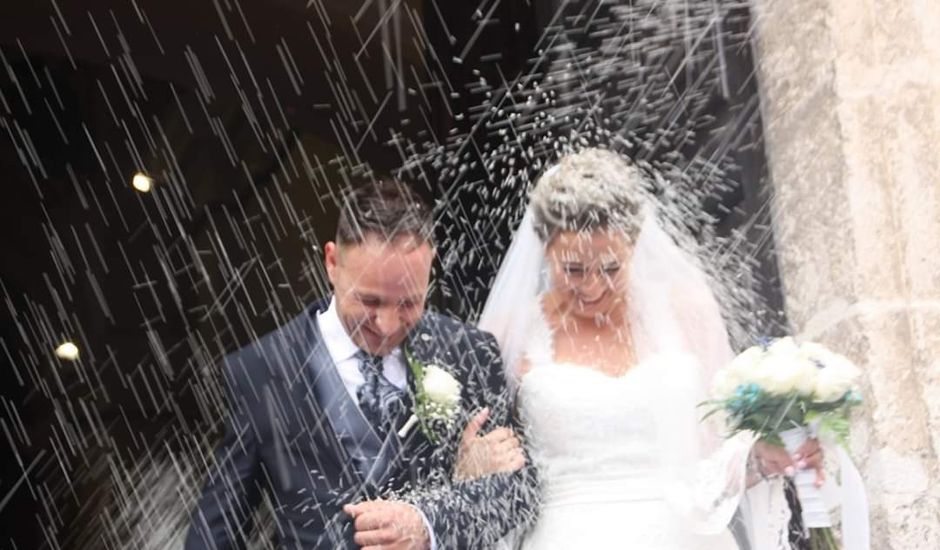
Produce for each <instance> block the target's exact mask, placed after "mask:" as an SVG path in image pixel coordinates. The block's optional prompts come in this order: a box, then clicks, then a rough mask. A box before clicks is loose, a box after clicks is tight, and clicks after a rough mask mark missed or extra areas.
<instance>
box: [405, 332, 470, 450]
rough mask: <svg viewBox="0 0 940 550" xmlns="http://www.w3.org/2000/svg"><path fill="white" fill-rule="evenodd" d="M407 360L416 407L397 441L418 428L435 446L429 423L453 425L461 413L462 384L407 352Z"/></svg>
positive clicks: (444, 371)
mask: <svg viewBox="0 0 940 550" xmlns="http://www.w3.org/2000/svg"><path fill="white" fill-rule="evenodd" d="M405 360H406V361H407V362H408V368H409V369H411V373H412V375H414V377H415V388H416V391H415V404H414V408H413V409H412V415H411V417H410V418H409V419H408V422H406V423H405V425H404V426H402V428H401V430H399V431H398V437H402V438H403V437H405V436H406V435H408V432H409V431H410V430H411V429H412V428H413V427H414V425H415V424H419V425H420V426H421V431H422V432H424V435H425V436H426V437H427V438H428V440H429V441H431V442H432V443H436V442H437V441H436V440H437V437H436V436H435V435H434V434H433V433H432V432H431V429H430V422H431V421H438V422H444V423H445V424H447V425H450V424H451V423H453V421H454V420H455V419H456V417H457V412H458V411H459V410H460V382H458V381H457V379H456V378H454V377H453V375H451V374H450V373H449V372H447V371H446V370H444V369H442V368H441V367H439V366H437V365H434V364H429V365H425V364H423V363H421V362H420V361H418V360H417V359H415V358H414V357H413V356H412V355H411V353H410V352H409V351H408V350H407V349H406V350H405Z"/></svg>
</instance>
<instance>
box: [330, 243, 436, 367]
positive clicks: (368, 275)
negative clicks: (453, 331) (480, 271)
mask: <svg viewBox="0 0 940 550" xmlns="http://www.w3.org/2000/svg"><path fill="white" fill-rule="evenodd" d="M324 252H325V256H324V260H325V263H326V271H327V275H328V276H329V279H330V282H331V283H332V284H333V291H334V292H335V296H336V306H337V310H338V312H339V317H340V320H341V321H342V322H343V326H344V327H345V328H346V332H347V333H348V334H349V336H350V337H351V338H352V340H353V342H355V344H356V345H357V346H359V347H360V348H361V349H363V350H365V351H367V352H369V353H371V354H373V355H379V356H384V355H387V354H388V353H389V352H391V351H392V350H393V349H395V348H396V347H398V346H399V345H400V344H401V343H402V341H404V339H405V337H406V336H407V335H408V332H409V331H410V330H411V329H412V328H413V327H414V326H415V325H416V324H417V323H418V320H419V319H421V315H422V314H423V313H424V304H425V299H426V296H427V292H428V284H429V283H430V279H431V262H432V261H433V259H434V249H433V248H431V245H430V244H429V243H426V242H422V241H418V240H416V239H414V238H412V237H410V236H402V237H398V238H396V239H394V240H392V241H386V240H384V239H383V238H381V237H379V236H373V235H369V236H367V237H366V239H365V240H364V241H363V242H362V243H359V244H337V243H333V242H330V243H327V244H326V247H325V248H324Z"/></svg>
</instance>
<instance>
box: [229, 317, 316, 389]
mask: <svg viewBox="0 0 940 550" xmlns="http://www.w3.org/2000/svg"><path fill="white" fill-rule="evenodd" d="M312 307H313V306H308V307H306V308H304V310H303V311H301V312H300V313H299V314H298V315H296V316H295V317H293V318H291V319H287V320H285V321H282V322H281V323H280V324H279V325H278V326H277V327H275V328H274V329H271V330H269V331H268V332H266V333H263V334H261V335H260V336H255V338H254V339H253V340H251V341H250V342H249V343H247V344H245V345H243V346H241V347H239V348H237V349H235V350H234V351H232V352H229V353H228V354H227V355H225V356H224V357H223V358H222V359H221V361H220V362H219V366H220V368H221V369H222V371H223V373H224V374H225V375H226V376H227V377H229V379H230V381H232V382H238V381H241V382H245V381H247V380H246V379H250V380H253V381H257V380H258V379H259V378H262V377H267V376H270V375H271V374H273V372H274V371H275V369H277V367H278V363H279V362H282V361H296V360H297V359H298V357H294V355H297V354H298V353H302V349H303V348H305V346H306V344H305V342H308V340H309V338H310V333H309V328H308V327H309V323H310V319H311V311H314V310H312V309H311V308H312Z"/></svg>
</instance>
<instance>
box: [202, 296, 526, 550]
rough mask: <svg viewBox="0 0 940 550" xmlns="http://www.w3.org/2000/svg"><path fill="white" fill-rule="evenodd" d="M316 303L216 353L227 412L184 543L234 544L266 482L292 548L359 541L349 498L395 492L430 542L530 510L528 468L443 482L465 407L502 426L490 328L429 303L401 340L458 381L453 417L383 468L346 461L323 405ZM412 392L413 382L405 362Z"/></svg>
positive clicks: (280, 536) (519, 521)
mask: <svg viewBox="0 0 940 550" xmlns="http://www.w3.org/2000/svg"><path fill="white" fill-rule="evenodd" d="M325 307H326V304H325V303H324V302H320V303H318V304H315V305H314V306H311V307H309V308H308V309H307V310H305V311H304V312H303V313H301V314H300V315H299V316H298V317H296V318H295V319H293V320H291V321H290V322H288V323H287V324H285V325H284V326H282V327H280V328H279V329H277V330H275V331H274V332H271V333H269V334H267V335H265V336H263V337H262V338H260V339H259V340H258V341H257V342H255V343H253V344H251V345H249V346H247V347H245V348H242V349H240V350H238V351H236V352H234V353H233V354H231V355H229V356H228V357H226V358H225V359H224V361H223V363H222V368H223V375H224V382H225V390H226V393H227V395H228V399H229V409H230V413H229V415H228V417H227V418H226V422H225V434H224V437H223V439H222V441H221V443H219V445H218V447H217V449H216V452H215V463H214V465H213V467H212V469H211V470H210V473H209V477H208V479H207V481H206V484H205V487H204V489H203V494H202V497H201V499H200V501H199V504H198V507H197V508H196V510H195V511H194V512H193V517H192V523H191V526H190V531H189V534H188V537H187V540H186V549H187V550H202V549H228V548H242V547H244V545H245V541H246V540H247V539H248V537H249V535H250V532H251V529H252V526H251V525H250V516H251V513H252V511H253V510H254V509H255V508H256V507H257V506H258V504H259V502H260V500H261V496H262V492H263V491H267V492H268V493H269V495H270V497H271V501H272V502H273V504H274V510H273V511H274V523H275V530H276V538H277V544H278V545H279V546H280V547H281V548H285V549H287V548H289V549H292V550H293V549H297V548H302V549H331V550H332V549H336V548H358V546H357V545H355V544H354V543H353V541H352V535H353V531H354V530H353V528H352V525H351V522H350V521H349V519H348V517H347V516H346V515H345V514H344V513H343V512H342V509H341V508H342V506H343V505H344V504H347V503H354V502H359V501H361V500H364V499H370V498H378V497H383V496H384V497H386V498H400V499H403V500H407V501H409V502H412V503H414V504H415V505H417V506H418V507H419V508H420V509H421V510H422V511H423V512H424V513H425V516H426V517H427V518H428V520H429V522H430V523H431V525H432V527H433V530H434V535H435V537H436V539H437V545H438V549H439V550H444V549H451V548H487V547H489V546H491V545H492V543H493V542H495V540H497V539H498V538H499V537H500V536H502V535H503V534H504V533H506V532H507V531H508V530H509V529H511V528H513V527H515V526H519V525H525V524H527V523H529V522H530V521H531V520H532V517H531V516H532V514H533V513H534V512H535V511H536V510H537V509H538V506H537V500H538V490H537V480H536V475H535V472H534V470H533V469H532V468H531V467H527V468H525V469H523V470H522V471H520V472H516V473H514V474H503V475H495V476H490V477H488V478H484V479H482V480H477V481H473V482H467V483H459V484H452V483H450V481H449V479H450V476H451V471H452V469H453V466H454V461H455V459H456V450H457V444H458V441H459V436H460V433H461V431H462V428H463V426H464V425H465V424H466V422H467V420H468V419H469V417H470V416H471V415H472V414H473V413H475V412H476V411H477V410H479V409H480V408H482V407H484V406H489V407H490V408H491V410H492V414H491V416H490V421H489V423H490V425H492V426H500V425H502V426H505V425H510V424H512V423H513V421H512V419H511V418H510V416H511V415H510V414H509V413H510V410H511V406H510V405H511V403H510V399H509V396H508V394H507V391H506V384H505V380H504V376H503V368H502V363H501V360H500V355H499V350H498V348H497V345H496V342H495V340H494V338H493V337H492V335H490V334H488V333H485V332H482V331H479V330H477V329H475V328H473V327H470V326H468V325H466V324H463V323H461V322H459V321H456V320H454V319H451V318H448V317H445V316H442V315H438V314H434V313H426V314H425V315H424V316H423V317H422V319H421V321H420V322H419V324H418V325H417V326H416V327H415V329H414V330H413V331H412V332H411V334H410V335H409V337H408V339H407V341H406V347H407V349H408V350H409V351H410V353H411V354H412V356H414V357H415V358H416V359H418V360H419V361H420V362H422V363H425V364H432V363H433V364H437V365H439V366H441V367H443V368H445V369H446V370H448V371H450V372H451V374H453V375H454V376H455V377H456V378H457V379H458V381H459V382H460V383H461V385H462V395H461V408H462V412H461V417H460V418H459V419H458V421H457V422H455V423H454V425H453V426H451V427H450V428H445V427H441V426H438V429H439V430H440V431H439V434H438V435H439V436H438V437H437V438H435V439H436V441H437V443H432V442H431V441H429V440H428V439H427V438H426V437H425V435H424V434H423V432H422V431H421V430H420V429H417V428H416V429H413V430H411V431H410V432H409V434H408V435H407V436H406V437H405V438H404V439H403V440H398V438H397V436H395V435H392V436H390V437H394V438H395V440H394V441H391V442H390V443H394V445H395V446H394V447H393V448H394V450H395V452H394V453H392V454H391V455H390V460H388V462H387V464H386V467H385V468H384V470H383V471H382V472H381V475H378V476H371V477H372V478H371V479H367V478H366V476H364V475H363V474H362V473H360V472H359V471H358V469H357V468H356V467H355V465H354V462H353V461H352V460H351V459H350V456H349V454H348V452H347V449H346V448H345V447H344V445H343V444H342V443H341V442H340V440H339V438H338V437H337V432H336V431H335V430H334V429H333V426H332V424H331V419H330V418H328V416H327V415H326V414H325V413H324V404H323V403H322V402H321V401H322V397H323V396H322V394H319V393H318V390H321V389H322V383H321V382H322V380H321V379H320V376H323V375H324V374H325V373H327V372H328V371H327V370H326V369H334V370H335V365H333V363H332V360H330V359H329V354H328V353H325V346H324V345H323V341H322V338H321V337H320V336H319V329H318V327H317V324H316V314H317V313H318V312H319V311H322V310H323V309H325ZM409 385H410V389H411V393H412V394H413V391H414V381H413V379H412V378H411V375H410V372H409Z"/></svg>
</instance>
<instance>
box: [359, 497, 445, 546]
mask: <svg viewBox="0 0 940 550" xmlns="http://www.w3.org/2000/svg"><path fill="white" fill-rule="evenodd" d="M343 511H344V512H346V513H347V514H349V515H350V516H351V517H352V518H353V521H354V524H355V527H356V534H355V535H354V536H353V540H354V541H355V542H356V544H358V545H359V546H361V547H362V548H363V550H379V549H380V548H381V550H428V549H429V548H430V547H431V539H430V534H429V533H428V531H427V529H426V528H425V525H424V519H423V518H422V517H421V513H420V512H418V509H417V508H415V507H414V506H412V505H411V504H408V503H406V502H395V501H390V500H371V501H367V502H360V503H359V504H347V505H346V506H343Z"/></svg>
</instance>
